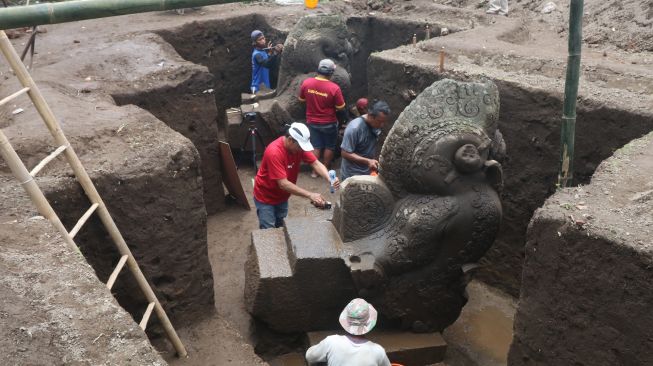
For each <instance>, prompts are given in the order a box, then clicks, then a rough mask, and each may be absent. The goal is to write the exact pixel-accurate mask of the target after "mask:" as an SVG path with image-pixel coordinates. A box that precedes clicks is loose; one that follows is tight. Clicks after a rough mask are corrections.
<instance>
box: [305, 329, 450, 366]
mask: <svg viewBox="0 0 653 366" xmlns="http://www.w3.org/2000/svg"><path fill="white" fill-rule="evenodd" d="M332 334H340V335H344V334H345V332H344V331H343V330H342V329H341V330H338V331H319V332H308V333H306V335H307V336H308V341H309V345H310V346H313V345H316V344H318V343H320V342H321V341H322V340H323V339H324V338H326V337H327V336H330V335H332ZM367 339H369V340H371V341H372V342H374V343H377V344H380V345H381V346H382V347H383V348H385V352H386V354H387V355H388V358H389V359H390V362H395V363H400V364H402V365H406V366H423V365H432V364H434V363H437V362H441V361H442V360H443V359H444V354H445V352H446V350H447V343H446V342H445V341H444V339H443V338H442V335H441V334H440V333H411V332H402V331H393V330H372V332H370V333H369V334H368V335H367Z"/></svg>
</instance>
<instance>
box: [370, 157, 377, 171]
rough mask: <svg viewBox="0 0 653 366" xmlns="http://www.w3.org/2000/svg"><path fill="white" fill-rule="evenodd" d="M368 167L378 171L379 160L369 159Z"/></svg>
mask: <svg viewBox="0 0 653 366" xmlns="http://www.w3.org/2000/svg"><path fill="white" fill-rule="evenodd" d="M367 167H368V168H370V170H373V171H377V170H379V161H378V160H376V159H367Z"/></svg>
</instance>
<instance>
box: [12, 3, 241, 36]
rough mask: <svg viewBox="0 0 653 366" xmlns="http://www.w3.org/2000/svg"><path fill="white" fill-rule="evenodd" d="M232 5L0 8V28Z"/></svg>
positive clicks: (99, 5)
mask: <svg viewBox="0 0 653 366" xmlns="http://www.w3.org/2000/svg"><path fill="white" fill-rule="evenodd" d="M241 1H242V0H241ZM235 2H239V0H74V1H65V2H59V3H43V4H36V5H30V6H12V7H8V8H2V9H0V24H1V25H0V26H1V27H2V29H11V28H20V27H30V26H35V25H41V24H56V23H65V22H74V21H77V20H84V19H95V18H104V17H112V16H116V15H126V14H135V13H144V12H148V11H162V10H173V9H179V8H191V7H198V6H205V5H215V4H226V3H235Z"/></svg>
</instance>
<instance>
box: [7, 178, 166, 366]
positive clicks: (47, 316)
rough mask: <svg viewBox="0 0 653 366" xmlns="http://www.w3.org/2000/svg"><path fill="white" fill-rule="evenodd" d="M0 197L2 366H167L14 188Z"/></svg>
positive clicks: (10, 180) (11, 182) (17, 187)
mask: <svg viewBox="0 0 653 366" xmlns="http://www.w3.org/2000/svg"><path fill="white" fill-rule="evenodd" d="M0 194H1V195H2V200H0V249H1V250H0V347H1V348H2V353H0V364H2V365H61V364H78V365H82V364H84V365H86V364H92V365H100V364H102V365H105V364H107V365H108V364H111V365H133V366H137V365H165V364H166V363H165V362H164V361H163V359H162V358H161V357H160V356H159V354H158V353H157V352H156V350H154V348H152V346H151V345H150V343H149V341H148V339H147V337H146V336H145V333H144V332H143V331H142V330H141V329H140V328H139V327H138V324H136V322H134V321H133V320H132V318H131V316H130V315H129V314H128V313H127V312H126V311H125V310H124V309H122V308H121V307H120V306H119V305H118V303H117V302H116V301H115V299H114V298H113V297H112V296H111V293H110V292H109V291H108V290H107V289H106V287H105V286H104V284H103V283H102V282H100V281H98V279H97V277H96V276H95V274H94V273H93V268H91V267H90V266H89V265H88V263H86V261H85V260H84V257H82V256H81V255H79V254H78V253H76V252H74V251H73V250H71V249H70V248H69V247H68V246H67V244H66V243H65V241H64V240H63V239H62V238H61V236H60V235H59V233H57V232H56V230H55V229H54V228H53V227H52V225H51V224H50V223H49V222H48V221H47V220H45V219H44V218H43V217H41V216H38V213H37V212H36V210H35V209H33V206H32V204H31V202H30V201H29V199H28V198H27V195H26V194H25V193H24V192H23V190H22V188H21V187H20V184H19V182H17V181H16V180H15V179H14V178H13V177H12V176H8V175H5V174H1V175H0Z"/></svg>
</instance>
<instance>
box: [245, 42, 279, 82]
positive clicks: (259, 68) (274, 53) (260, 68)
mask: <svg viewBox="0 0 653 366" xmlns="http://www.w3.org/2000/svg"><path fill="white" fill-rule="evenodd" d="M251 38H252V45H253V46H254V51H252V83H251V84H250V89H251V92H252V94H255V93H256V92H257V91H259V89H260V87H261V84H263V85H265V87H266V88H268V89H272V86H271V85H270V68H272V67H274V65H275V64H276V62H277V58H278V55H279V54H280V53H281V52H282V51H283V45H282V44H277V45H276V46H274V47H272V42H269V43H266V39H265V35H263V32H261V31H260V30H255V31H253V32H252V35H251Z"/></svg>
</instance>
